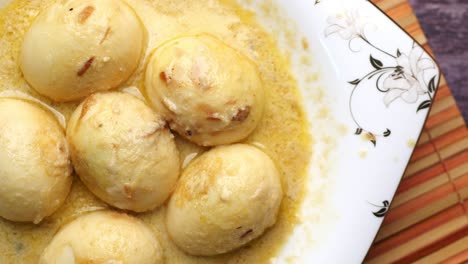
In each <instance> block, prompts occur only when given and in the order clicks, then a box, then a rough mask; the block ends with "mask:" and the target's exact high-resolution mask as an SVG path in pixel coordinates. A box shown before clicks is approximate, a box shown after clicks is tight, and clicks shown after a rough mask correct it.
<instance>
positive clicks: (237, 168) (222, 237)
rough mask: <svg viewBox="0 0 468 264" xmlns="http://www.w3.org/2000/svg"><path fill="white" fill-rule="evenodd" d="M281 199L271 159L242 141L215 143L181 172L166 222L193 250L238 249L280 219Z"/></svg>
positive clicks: (182, 244)
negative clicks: (213, 146) (238, 142)
mask: <svg viewBox="0 0 468 264" xmlns="http://www.w3.org/2000/svg"><path fill="white" fill-rule="evenodd" d="M281 200H282V188H281V183H280V176H279V173H278V170H277V169H276V167H275V164H274V163H273V161H272V160H271V159H270V158H269V157H268V156H267V155H266V154H265V153H263V152H262V151H260V150H259V149H257V148H255V147H252V146H249V145H243V144H236V145H230V146H221V147H216V148H214V149H212V150H210V151H208V152H206V153H205V154H203V155H202V156H200V157H199V158H197V159H196V160H194V161H193V162H192V163H191V164H190V165H189V166H188V167H187V168H186V169H185V170H184V172H183V173H182V176H181V179H180V181H179V183H178V185H177V188H176V190H175V192H174V194H173V196H172V197H171V199H170V202H169V205H168V209H167V216H166V217H167V218H166V225H167V230H168V232H169V235H170V237H171V238H172V240H173V241H174V243H175V244H176V245H177V246H178V247H180V248H181V249H182V250H184V251H185V252H187V253H189V254H192V255H201V256H212V255H217V254H222V253H226V252H229V251H232V250H234V249H237V248H239V247H241V246H243V245H245V244H247V243H248V242H250V241H252V240H253V239H255V238H257V237H259V236H261V235H262V234H263V233H264V232H265V230H266V229H267V228H269V227H271V226H273V225H274V224H275V222H276V218H277V215H278V211H279V207H280V204H281Z"/></svg>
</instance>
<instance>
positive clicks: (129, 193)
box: [124, 184, 134, 199]
mask: <svg viewBox="0 0 468 264" xmlns="http://www.w3.org/2000/svg"><path fill="white" fill-rule="evenodd" d="M124 192H125V195H126V196H127V198H128V199H132V198H133V195H134V190H133V188H132V187H131V186H129V185H128V184H124Z"/></svg>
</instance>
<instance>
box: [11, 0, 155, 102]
mask: <svg viewBox="0 0 468 264" xmlns="http://www.w3.org/2000/svg"><path fill="white" fill-rule="evenodd" d="M145 38H146V32H145V29H144V28H143V26H142V23H141V22H140V19H139V17H138V16H137V14H136V13H135V12H134V11H133V9H132V8H131V7H130V6H129V5H127V4H126V3H125V2H124V1H121V0H68V1H56V2H55V3H53V4H52V5H51V6H50V7H48V8H47V9H46V10H45V11H43V12H42V13H41V14H40V15H39V16H38V17H37V19H36V20H35V21H34V22H33V24H32V25H31V27H30V28H29V30H28V32H27V33H26V35H25V37H24V42H23V46H22V48H21V57H20V66H21V69H22V71H23V73H24V78H25V79H26V81H27V82H28V83H29V84H30V85H31V86H32V87H33V88H34V89H35V90H36V91H37V92H39V93H40V94H42V95H45V96H47V97H49V98H51V99H53V100H56V101H71V100H76V99H80V98H83V97H85V96H87V95H89V94H91V93H93V92H96V91H103V90H108V89H112V88H115V87H116V86H118V85H119V84H121V83H122V82H124V81H125V80H127V79H128V78H129V77H130V75H131V74H132V73H133V71H134V70H135V69H136V68H137V66H138V64H139V60H140V57H141V55H142V53H143V50H144V47H145V43H144V42H145Z"/></svg>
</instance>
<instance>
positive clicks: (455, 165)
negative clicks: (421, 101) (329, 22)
mask: <svg viewBox="0 0 468 264" xmlns="http://www.w3.org/2000/svg"><path fill="white" fill-rule="evenodd" d="M373 2H374V3H375V4H377V6H379V7H380V8H381V9H382V10H383V11H385V12H386V13H387V14H388V15H389V16H390V17H391V18H392V19H394V20H395V21H397V23H398V24H400V26H402V27H403V28H405V29H406V31H407V32H408V33H410V34H411V35H412V36H413V37H414V38H415V39H416V40H417V41H418V42H419V43H421V44H422V45H423V46H424V48H425V49H426V50H427V51H429V52H430V53H431V54H432V51H431V49H430V47H429V45H428V43H427V39H426V37H425V35H424V32H423V31H422V29H421V27H420V25H419V23H418V20H417V18H416V16H415V14H414V13H413V9H412V8H411V6H410V4H409V3H408V2H407V0H373ZM467 89H468V88H467ZM434 100H435V103H434V105H433V107H432V110H431V112H430V114H429V118H428V120H427V123H426V125H425V127H424V131H423V134H422V135H421V138H420V140H419V142H418V144H417V148H416V150H415V152H414V154H413V157H412V158H411V162H410V164H409V166H408V168H407V171H406V173H405V175H404V176H403V179H402V181H401V184H400V187H399V188H398V191H397V193H396V196H395V198H394V200H393V203H392V206H391V208H390V210H389V212H388V213H387V216H386V218H385V220H384V223H383V225H382V227H381V229H380V231H379V233H378V235H377V237H376V240H375V241H374V244H373V246H372V248H371V249H370V251H369V253H368V256H367V258H366V263H378V264H380V263H445V264H452V263H453V264H458V263H468V129H467V126H466V124H465V122H464V120H463V117H462V115H461V113H460V111H459V109H458V107H457V105H456V103H455V99H454V98H453V96H452V94H451V92H450V89H449V87H448V86H447V84H446V81H445V79H444V78H443V77H442V79H441V84H440V86H439V91H438V93H437V95H436V97H435V99H434Z"/></svg>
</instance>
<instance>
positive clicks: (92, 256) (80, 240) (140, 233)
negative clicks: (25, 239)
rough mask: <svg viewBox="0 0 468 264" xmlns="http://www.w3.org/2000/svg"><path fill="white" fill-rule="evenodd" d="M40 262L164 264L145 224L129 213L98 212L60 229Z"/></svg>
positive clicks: (160, 251)
mask: <svg viewBox="0 0 468 264" xmlns="http://www.w3.org/2000/svg"><path fill="white" fill-rule="evenodd" d="M39 263H40V264H75V263H102V264H105V263H109V264H111V263H112V264H117V263H122V264H123V263H125V264H158V263H164V262H163V253H162V249H161V246H160V245H159V241H158V240H157V239H156V237H155V236H154V234H153V233H152V231H151V230H150V229H149V228H148V227H147V226H146V225H145V224H144V223H142V222H141V221H140V220H138V219H137V218H134V217H130V216H128V215H126V214H120V213H116V212H110V211H98V212H94V213H90V214H87V215H84V216H81V217H78V218H77V219H76V220H74V221H73V222H71V223H69V224H67V225H66V226H64V227H63V228H62V229H61V230H59V232H58V233H57V234H56V235H55V236H54V238H53V239H52V241H51V242H50V244H49V245H48V246H47V247H46V249H45V250H44V252H43V253H42V255H41V257H40V260H39Z"/></svg>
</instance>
